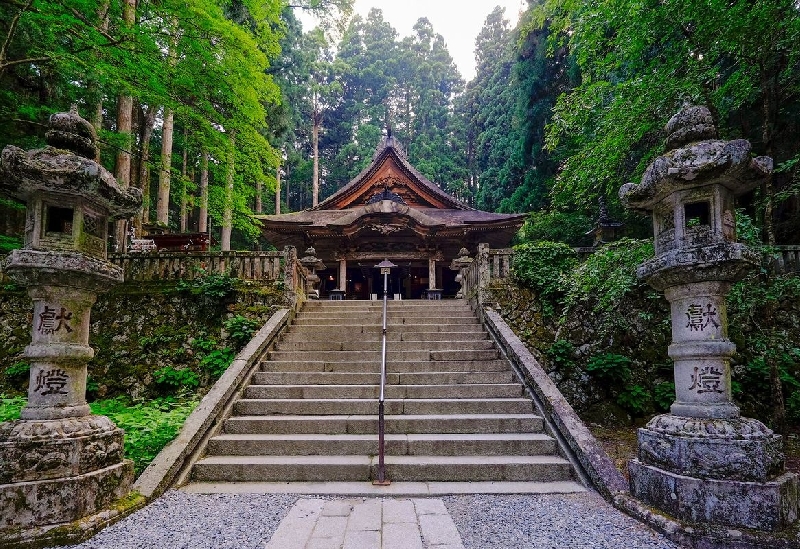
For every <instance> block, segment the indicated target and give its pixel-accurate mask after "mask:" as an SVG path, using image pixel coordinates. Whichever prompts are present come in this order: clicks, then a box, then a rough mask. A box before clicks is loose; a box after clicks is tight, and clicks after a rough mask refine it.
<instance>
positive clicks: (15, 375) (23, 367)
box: [4, 362, 31, 381]
mask: <svg viewBox="0 0 800 549" xmlns="http://www.w3.org/2000/svg"><path fill="white" fill-rule="evenodd" d="M30 372H31V365H30V364H28V363H27V362H15V363H14V364H12V365H11V366H9V367H8V368H6V369H5V372H4V373H5V375H6V378H8V379H10V380H13V381H25V380H26V379H28V376H29V375H30Z"/></svg>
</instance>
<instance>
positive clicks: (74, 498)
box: [0, 416, 133, 539]
mask: <svg viewBox="0 0 800 549" xmlns="http://www.w3.org/2000/svg"><path fill="white" fill-rule="evenodd" d="M122 436H123V431H122V430H121V429H119V428H118V427H116V426H115V425H114V424H113V423H112V422H111V420H110V419H108V418H107V417H105V416H84V417H72V418H64V419H49V420H17V421H12V422H8V423H4V424H2V425H0V538H3V539H5V538H6V537H7V536H10V535H11V534H12V533H14V532H18V531H24V530H26V529H31V528H36V527H45V526H48V525H54V524H63V523H70V522H73V521H76V520H79V519H82V518H83V517H86V516H89V515H93V514H95V513H98V512H100V511H102V510H103V509H107V508H108V507H109V506H111V505H112V504H113V503H114V502H115V501H117V500H119V499H121V498H123V497H125V496H126V495H127V494H128V492H129V491H130V487H131V484H132V483H133V462H132V461H130V460H125V459H123V457H122V444H123V439H122Z"/></svg>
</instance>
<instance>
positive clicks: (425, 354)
mask: <svg viewBox="0 0 800 549" xmlns="http://www.w3.org/2000/svg"><path fill="white" fill-rule="evenodd" d="M474 347H475V346H473V345H472V344H471V343H470V342H468V343H467V344H464V345H463V346H462V347H461V348H459V347H458V345H457V344H455V343H454V344H453V345H452V348H451V349H449V350H435V351H429V350H418V351H395V350H389V351H387V352H386V360H387V361H388V362H401V361H428V360H434V361H439V360H442V361H451V360H466V359H469V360H495V359H498V358H500V353H498V352H497V350H496V349H480V348H474ZM309 355H311V356H313V358H314V360H319V361H325V362H348V363H349V362H365V361H366V362H369V361H373V362H376V363H378V364H380V361H381V351H380V349H377V350H374V351H314V352H313V353H304V352H302V351H270V352H269V353H267V357H268V358H269V359H270V360H274V361H287V360H288V361H298V360H302V359H304V358H306V359H307V358H308V357H309Z"/></svg>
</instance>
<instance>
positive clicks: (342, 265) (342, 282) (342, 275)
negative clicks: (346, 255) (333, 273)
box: [339, 259, 347, 292]
mask: <svg viewBox="0 0 800 549" xmlns="http://www.w3.org/2000/svg"><path fill="white" fill-rule="evenodd" d="M339 289H340V290H342V291H343V292H346V291H347V260H346V259H340V260H339Z"/></svg>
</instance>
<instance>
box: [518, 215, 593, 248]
mask: <svg viewBox="0 0 800 549" xmlns="http://www.w3.org/2000/svg"><path fill="white" fill-rule="evenodd" d="M592 225H593V221H592V220H591V219H590V218H589V217H587V216H585V215H582V214H579V213H574V212H573V213H566V212H554V211H539V212H531V214H530V215H529V216H528V219H526V220H525V224H524V225H523V226H522V229H520V238H521V239H522V240H524V241H528V242H534V241H541V240H548V241H552V242H563V243H565V244H568V245H570V246H586V245H589V244H591V240H592V239H591V237H590V236H586V233H587V232H588V231H589V230H591V228H592Z"/></svg>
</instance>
